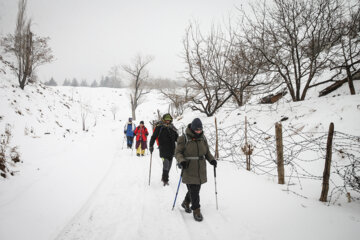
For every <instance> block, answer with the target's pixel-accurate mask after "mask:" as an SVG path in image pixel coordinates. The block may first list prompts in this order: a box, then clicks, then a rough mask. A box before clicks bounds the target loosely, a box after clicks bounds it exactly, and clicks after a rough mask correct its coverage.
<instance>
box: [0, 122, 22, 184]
mask: <svg viewBox="0 0 360 240" xmlns="http://www.w3.org/2000/svg"><path fill="white" fill-rule="evenodd" d="M11 137H12V133H11V126H10V125H9V124H7V125H6V127H5V131H4V133H2V134H1V135H0V175H1V176H2V177H4V178H6V174H7V173H8V172H9V173H10V174H11V175H13V172H11V171H10V170H9V168H8V167H7V165H8V159H10V160H12V161H13V162H14V163H17V162H20V154H19V152H18V150H17V147H11V146H10V140H11Z"/></svg>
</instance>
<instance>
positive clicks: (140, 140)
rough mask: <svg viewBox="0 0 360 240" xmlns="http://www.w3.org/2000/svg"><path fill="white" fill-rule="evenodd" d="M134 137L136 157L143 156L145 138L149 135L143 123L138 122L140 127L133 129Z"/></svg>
mask: <svg viewBox="0 0 360 240" xmlns="http://www.w3.org/2000/svg"><path fill="white" fill-rule="evenodd" d="M134 134H135V136H136V146H135V147H136V156H138V157H140V154H141V156H144V153H145V149H146V148H147V146H146V137H147V135H149V132H148V130H147V128H146V127H145V126H144V121H140V125H139V126H138V127H137V128H136V129H135V131H134Z"/></svg>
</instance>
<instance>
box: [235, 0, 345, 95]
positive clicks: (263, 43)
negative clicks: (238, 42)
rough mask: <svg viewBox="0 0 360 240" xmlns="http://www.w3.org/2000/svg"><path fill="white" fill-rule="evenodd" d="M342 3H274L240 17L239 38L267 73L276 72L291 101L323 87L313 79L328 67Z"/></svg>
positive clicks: (305, 0)
mask: <svg viewBox="0 0 360 240" xmlns="http://www.w3.org/2000/svg"><path fill="white" fill-rule="evenodd" d="M341 5H342V0H313V1H310V0H296V1H287V0H274V4H273V5H271V6H270V5H267V4H265V3H264V4H259V2H258V3H257V4H256V5H254V6H253V11H252V13H253V16H250V15H247V14H245V13H244V16H245V18H244V21H243V22H242V28H243V30H244V34H243V37H244V39H246V41H247V43H248V44H249V45H250V47H251V48H253V49H255V50H256V51H259V52H260V53H261V55H262V57H263V58H264V59H265V60H266V62H267V64H268V66H269V69H268V71H270V72H276V73H277V74H278V76H279V77H280V78H281V79H282V81H283V83H284V84H285V85H286V86H287V89H288V90H289V93H290V95H291V97H292V99H293V101H301V100H304V99H305V97H306V94H307V92H308V90H309V89H310V88H312V87H315V86H318V85H320V84H324V83H325V81H324V82H319V81H317V82H316V80H317V78H316V77H317V76H318V75H319V74H321V73H322V71H323V70H324V69H327V68H328V67H329V59H331V58H332V57H333V55H332V52H331V51H330V49H331V48H332V47H333V46H334V45H336V43H337V42H338V40H339V36H338V35H337V34H336V26H337V25H338V23H337V22H338V19H339V9H340V7H341Z"/></svg>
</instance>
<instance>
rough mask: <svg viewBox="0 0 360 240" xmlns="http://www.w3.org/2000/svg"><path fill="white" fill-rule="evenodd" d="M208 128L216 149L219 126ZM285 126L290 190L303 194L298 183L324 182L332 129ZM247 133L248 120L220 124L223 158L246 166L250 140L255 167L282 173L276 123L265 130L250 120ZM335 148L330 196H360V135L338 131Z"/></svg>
mask: <svg viewBox="0 0 360 240" xmlns="http://www.w3.org/2000/svg"><path fill="white" fill-rule="evenodd" d="M204 129H205V130H206V136H207V140H208V142H209V145H210V147H211V148H212V151H214V147H215V143H216V130H215V126H214V125H213V124H207V125H205V126H204ZM282 129H283V132H282V135H283V156H284V168H285V178H286V179H287V191H289V192H293V193H296V194H297V195H300V196H303V195H302V194H300V193H297V192H296V190H293V188H295V186H297V188H298V190H299V191H300V190H303V188H304V182H307V181H318V184H319V186H321V181H322V179H323V169H324V164H325V155H326V143H327V137H328V133H327V132H304V131H303V127H300V128H294V127H292V126H290V127H288V128H284V127H283V128H282ZM246 135H247V139H245V125H244V124H243V125H240V124H234V125H231V126H227V127H221V126H220V127H218V137H219V145H218V147H219V153H220V156H221V160H222V161H229V162H232V163H234V164H235V165H236V166H237V167H238V168H244V169H246V155H245V153H244V152H243V150H242V147H243V146H244V145H245V144H246V143H247V144H249V145H250V146H251V147H252V148H253V151H252V154H251V155H250V159H251V160H250V162H251V171H252V172H254V173H255V174H259V175H266V176H270V177H273V178H276V177H277V175H278V174H277V153H276V138H275V129H274V127H270V128H269V129H267V130H262V129H260V128H259V127H258V125H257V124H256V123H252V124H248V126H247V133H246ZM332 152H333V158H332V173H331V175H330V176H331V178H330V185H331V186H330V187H331V191H330V195H329V198H330V199H331V201H333V202H336V201H337V199H339V198H340V197H341V196H342V195H344V194H347V197H348V198H349V195H350V196H351V199H360V137H359V136H354V135H350V134H346V133H342V132H339V131H335V132H334V136H333V148H332ZM306 185H307V183H306ZM290 188H292V189H290ZM319 193H320V188H319ZM305 197H306V196H305Z"/></svg>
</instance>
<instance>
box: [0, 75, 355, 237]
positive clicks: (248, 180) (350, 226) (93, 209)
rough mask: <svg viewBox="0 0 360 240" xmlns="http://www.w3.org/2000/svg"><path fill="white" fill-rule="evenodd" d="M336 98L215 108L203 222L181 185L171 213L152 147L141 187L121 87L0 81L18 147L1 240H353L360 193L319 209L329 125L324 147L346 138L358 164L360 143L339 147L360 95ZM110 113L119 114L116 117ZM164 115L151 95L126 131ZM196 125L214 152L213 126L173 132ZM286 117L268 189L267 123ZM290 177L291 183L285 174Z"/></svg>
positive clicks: (2, 187)
mask: <svg viewBox="0 0 360 240" xmlns="http://www.w3.org/2000/svg"><path fill="white" fill-rule="evenodd" d="M357 91H360V86H357ZM346 93H347V89H345V88H343V89H339V90H337V92H336V93H334V94H332V95H330V96H328V97H324V98H315V97H313V98H310V99H309V100H306V101H303V102H297V103H292V102H288V101H287V100H286V99H283V100H281V101H280V102H278V103H277V104H274V105H257V104H251V105H247V106H245V107H242V108H239V109H236V108H234V107H233V106H229V105H228V106H227V107H225V108H224V109H222V110H221V111H220V112H219V113H218V114H217V115H216V117H217V120H218V124H219V125H218V127H219V134H220V139H219V141H220V147H221V149H220V162H219V165H218V168H217V187H218V201H219V210H216V202H215V193H214V177H213V172H212V169H211V168H210V167H208V183H206V184H204V185H203V186H202V190H201V193H200V195H201V205H202V211H203V214H204V222H202V223H197V222H194V220H193V219H192V216H191V215H187V214H186V213H184V212H183V210H182V208H181V207H180V203H181V201H182V199H183V197H184V194H185V186H184V185H181V187H180V192H179V197H178V199H177V204H176V208H175V210H174V211H171V206H172V203H173V200H174V196H175V192H176V188H177V182H178V180H179V174H180V172H179V170H178V169H176V166H175V164H174V163H173V167H172V170H171V174H170V186H169V187H166V188H164V187H162V185H161V183H160V175H161V164H162V163H161V159H160V158H159V156H158V151H157V150H155V152H154V154H153V161H152V178H151V185H150V186H148V173H149V158H150V155H148V154H147V155H145V157H143V158H138V157H136V156H134V154H133V152H132V151H130V150H128V149H124V148H123V146H124V142H123V141H124V137H123V126H124V124H125V123H126V121H127V118H128V117H129V116H130V106H129V105H130V104H129V99H128V90H127V89H107V88H98V89H92V88H71V87H54V88H51V87H44V86H42V85H29V86H27V87H26V88H25V90H24V91H22V90H20V89H19V88H17V87H16V86H13V85H12V84H10V83H9V82H8V81H7V82H6V81H5V82H2V83H1V85H0V102H1V106H0V131H1V133H3V132H4V131H5V128H6V126H8V129H11V136H12V137H11V139H10V142H9V146H10V147H15V146H17V151H18V152H19V154H20V160H21V162H18V163H16V164H15V163H13V162H11V161H10V160H9V157H10V156H8V165H7V166H8V168H9V171H8V172H7V178H0V215H1V216H2V217H1V219H0V239H11V240H12V239H25V238H26V239H119V238H123V239H144V238H146V239H188V238H190V239H207V240H208V239H224V238H227V239H334V240H335V239H340V238H345V239H357V237H358V236H359V233H360V230H359V229H360V228H359V224H360V204H359V200H358V199H359V197H360V196H359V193H356V191H351V197H352V199H351V200H352V201H351V202H350V203H349V202H348V201H347V200H348V199H347V197H346V195H344V194H339V193H340V192H336V193H334V195H333V198H332V199H331V202H330V203H329V204H327V203H321V202H319V201H318V198H319V196H320V191H321V180H320V179H319V176H321V175H322V171H323V155H324V153H323V152H322V150H323V148H324V147H323V145H322V144H323V143H324V141H325V142H326V137H327V131H328V127H329V124H330V122H333V123H334V125H335V130H336V131H337V132H338V133H336V134H335V138H334V146H335V147H334V149H335V150H336V149H337V147H338V146H337V145H336V144H339V143H337V142H336V140H337V139H342V140H341V141H345V140H344V139H347V140H346V144H345V145H344V146H348V144H353V145H351V147H350V150H352V151H353V153H354V154H355V160H356V159H359V157H360V154H359V151H360V150H359V149H358V146H359V143H358V142H356V140H355V142H354V143H351V142H348V140H349V139H350V140H352V137H353V136H354V137H357V138H358V137H359V136H360V126H359V124H356V122H357V121H358V120H359V119H360V105H359V104H360V95H355V96H349V95H347V94H346ZM113 106H117V107H118V111H117V114H116V115H115V120H114V116H113V113H112V109H113ZM167 108H168V105H167V102H166V101H165V100H163V99H161V97H159V95H158V94H157V92H156V91H152V92H151V93H149V94H147V95H146V98H145V101H144V103H143V104H142V105H140V106H139V109H138V111H137V115H138V118H137V121H136V123H138V122H139V121H140V120H144V121H145V125H146V126H147V127H148V128H149V130H150V129H151V127H150V124H149V121H151V120H153V119H155V118H156V116H157V109H159V110H160V111H161V112H162V113H164V112H166V111H167ZM82 116H83V117H84V118H85V116H86V118H85V130H86V131H83V130H82V129H83V124H82ZM245 116H246V117H247V121H248V123H249V125H248V137H249V142H251V143H252V144H253V146H254V148H255V150H254V155H253V156H252V160H253V162H252V164H253V168H252V170H251V171H250V172H248V171H246V170H245V169H244V168H243V167H244V165H243V164H244V154H243V153H242V151H241V147H242V146H243V143H244V142H243V141H244V120H245ZM195 117H200V118H201V119H202V120H203V123H204V125H205V129H204V130H205V133H206V135H207V137H208V140H209V142H210V143H211V145H212V148H214V144H213V143H214V132H215V131H214V118H213V117H211V118H206V117H205V116H204V115H202V114H199V113H197V112H192V111H190V109H187V110H186V111H185V113H184V116H182V117H180V118H179V119H175V121H174V124H175V125H176V126H177V127H178V129H179V131H180V132H181V131H182V129H183V127H185V126H186V125H187V124H188V123H190V122H191V120H192V119H193V118H195ZM285 117H287V120H284V121H282V124H283V129H284V139H288V140H285V141H284V142H285V144H284V145H285V146H289V147H288V148H287V149H286V151H285V156H288V157H289V162H288V163H289V164H288V165H286V179H285V180H286V184H285V185H282V186H281V185H277V184H276V182H277V177H276V169H274V166H273V165H271V164H273V161H274V160H275V155H274V154H275V152H274V149H275V148H274V144H273V143H274V139H273V138H274V133H275V130H274V124H275V123H276V122H279V121H280V120H281V119H285ZM150 132H152V131H151V130H150ZM294 132H296V134H294ZM342 134H344V135H342ZM342 136H345V137H342ZM286 137H290V138H286ZM290 139H291V140H290ZM299 139H305V140H304V141H299ZM355 139H356V138H355ZM299 142H301V145H300V146H301V147H300V150H299V149H297V146H299V144H298V143H299ZM309 142H310V143H309ZM312 143H315V145H316V147H314V146H313V145H311V144H312ZM343 149H345V150H346V149H347V148H345V147H343ZM8 150H9V149H8ZM303 150H304V151H303ZM308 150H309V151H308ZM292 156H294V157H293V158H292ZM341 156H342V155H341V154H340V153H339V152H336V151H335V153H334V162H335V163H336V164H339V163H341V162H340V161H341V159H342V158H341ZM309 160H313V161H310V162H309ZM344 161H348V158H345V160H344ZM268 162H269V163H268ZM264 163H265V164H264ZM334 166H335V165H334ZM291 170H293V171H295V172H296V173H297V174H295V173H294V174H290V172H289V171H291ZM333 170H334V169H333ZM11 172H12V173H13V175H14V176H12V175H11V174H10V173H11ZM304 173H306V174H307V175H306V176H304V175H303V174H304ZM332 176H333V175H332ZM334 176H335V177H334V178H333V182H332V189H333V188H334V186H335V185H341V179H340V178H339V177H338V176H336V175H334Z"/></svg>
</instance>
